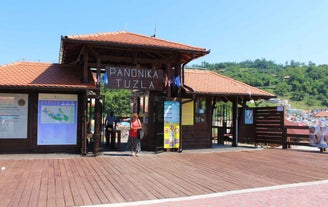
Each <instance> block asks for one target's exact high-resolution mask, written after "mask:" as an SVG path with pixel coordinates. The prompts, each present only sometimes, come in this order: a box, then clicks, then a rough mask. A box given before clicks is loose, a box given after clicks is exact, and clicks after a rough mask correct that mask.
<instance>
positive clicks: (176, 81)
mask: <svg viewBox="0 0 328 207" xmlns="http://www.w3.org/2000/svg"><path fill="white" fill-rule="evenodd" d="M174 84H175V85H176V86H177V87H178V88H180V86H181V82H180V76H179V75H178V76H177V77H175V78H174Z"/></svg>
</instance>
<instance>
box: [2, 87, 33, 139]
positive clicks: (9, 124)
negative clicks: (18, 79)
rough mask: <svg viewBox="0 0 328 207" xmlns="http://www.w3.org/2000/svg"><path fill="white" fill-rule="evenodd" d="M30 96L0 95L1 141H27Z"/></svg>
mask: <svg viewBox="0 0 328 207" xmlns="http://www.w3.org/2000/svg"><path fill="white" fill-rule="evenodd" d="M27 112H28V94H16V93H0V139H26V138H27V117H28V113H27Z"/></svg>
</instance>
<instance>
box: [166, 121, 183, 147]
mask: <svg viewBox="0 0 328 207" xmlns="http://www.w3.org/2000/svg"><path fill="white" fill-rule="evenodd" d="M179 131H180V129H179V124H170V123H165V124H164V148H165V149H167V148H179V139H180V133H179Z"/></svg>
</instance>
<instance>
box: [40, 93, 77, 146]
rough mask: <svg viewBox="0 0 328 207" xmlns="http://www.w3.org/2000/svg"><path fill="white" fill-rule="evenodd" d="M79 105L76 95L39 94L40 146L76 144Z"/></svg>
mask: <svg viewBox="0 0 328 207" xmlns="http://www.w3.org/2000/svg"><path fill="white" fill-rule="evenodd" d="M77 104H78V102H77V95H76V94H39V101H38V145H73V144H76V141H77Z"/></svg>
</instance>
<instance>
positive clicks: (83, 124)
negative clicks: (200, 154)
mask: <svg viewBox="0 0 328 207" xmlns="http://www.w3.org/2000/svg"><path fill="white" fill-rule="evenodd" d="M209 52H210V51H209V50H206V49H205V48H201V47H195V46H189V45H185V44H181V43H176V42H171V41H167V40H163V39H159V38H157V37H148V36H144V35H139V34H134V33H130V32H112V33H98V34H87V35H67V36H62V37H61V43H60V63H59V64H51V63H35V62H16V63H11V64H8V65H3V66H0V100H2V101H4V102H6V104H7V105H5V106H4V107H2V108H1V109H0V119H2V120H4V119H6V121H3V122H1V124H2V125H0V128H1V129H3V130H2V131H0V152H47V153H48V152H80V153H82V154H86V153H87V152H88V151H89V150H90V149H89V148H88V146H89V147H90V145H88V143H89V142H88V140H87V138H88V137H90V133H91V131H90V127H91V122H92V123H93V121H94V124H95V126H94V131H92V133H93V134H92V135H91V137H92V138H93V140H94V145H92V152H93V153H97V152H99V151H100V149H101V140H102V137H101V130H102V123H101V121H102V120H101V117H102V114H103V113H104V112H103V111H102V110H101V109H102V107H101V104H102V100H101V99H102V96H101V95H102V94H100V82H101V81H102V80H101V78H100V77H101V75H102V74H104V76H105V75H106V76H108V80H109V81H110V82H115V81H120V83H122V82H124V81H126V82H129V83H130V82H134V83H137V84H125V85H124V84H117V85H114V86H112V85H111V87H112V88H121V87H122V86H125V87H133V88H128V89H131V90H133V97H131V103H130V106H132V108H131V111H132V112H137V113H138V114H139V117H140V119H141V120H142V123H143V124H142V125H143V126H142V127H143V129H144V130H145V137H144V139H143V140H142V147H143V149H146V150H154V149H158V148H163V143H165V139H166V138H165V133H166V131H165V130H164V128H163V126H164V119H163V118H164V115H163V114H162V113H163V105H164V104H165V102H166V101H178V102H179V104H181V119H182V120H186V119H187V121H182V122H183V123H180V126H179V127H180V128H179V130H178V131H177V132H178V133H179V138H178V139H176V140H177V141H174V142H175V143H177V142H179V145H178V146H179V147H178V148H179V150H181V149H182V144H181V143H183V147H184V148H204V147H210V146H211V145H212V128H211V127H212V121H211V120H212V116H213V114H212V111H213V107H215V104H214V103H215V102H217V101H222V100H223V101H225V102H226V101H231V102H232V103H233V113H234V114H237V113H238V112H237V111H238V105H239V104H241V105H245V103H246V102H247V101H250V100H257V99H269V98H272V97H275V96H274V95H273V94H270V93H268V92H265V91H263V90H260V89H257V88H255V87H252V86H249V85H247V84H244V83H242V82H239V81H236V80H233V79H231V78H228V77H226V76H223V75H220V74H218V73H215V72H211V71H206V70H193V69H186V68H185V66H186V64H187V63H189V62H190V61H192V60H194V59H196V58H200V57H202V56H204V55H207V54H208V53H209ZM113 71H119V72H117V74H115V75H118V76H119V77H114V76H111V75H112V72H113ZM118 79H119V80H118ZM152 81H154V82H155V81H156V84H153V82H152ZM176 81H177V82H179V83H181V85H180V84H175V82H176ZM141 82H142V83H147V84H148V85H150V86H152V88H151V90H150V89H145V88H144V87H143V84H140V83H141ZM169 82H170V84H168V83H169ZM138 83H139V84H138ZM127 85H128V86H127ZM108 86H109V85H108V84H107V83H106V84H105V87H108ZM67 99H68V100H67ZM182 100H183V101H182ZM25 103H27V104H25ZM90 103H95V104H94V105H90ZM56 104H57V105H56ZM58 104H62V105H58ZM186 105H188V106H187V107H186ZM93 106H95V109H92V107H93ZM20 107H24V110H23V111H21V112H19V114H16V111H20ZM72 107H73V108H72ZM7 109H8V110H9V112H10V113H11V114H9V115H8V112H7V111H8V110H7ZM16 109H17V110H16ZM65 110H66V111H65ZM67 113H68V115H67ZM94 117H95V118H94ZM14 118H15V120H13V119H14ZM93 118H94V120H91V119H93ZM178 118H180V117H178ZM9 119H10V120H9ZM11 119H12V120H11ZM17 120H18V122H17ZM8 121H9V122H10V123H8ZM63 121H67V122H65V123H64V122H63ZM3 123H4V124H3ZM17 123H18V124H17ZM233 124H234V125H236V124H238V123H237V122H236V120H234V123H233ZM8 126H10V127H11V128H10V130H8ZM22 126H23V128H24V127H26V131H24V133H22V135H19V137H15V136H16V135H17V133H16V132H17V131H18V130H20V129H21V128H22ZM3 131H6V132H5V133H3ZM232 131H233V132H232V134H233V136H234V137H236V136H237V133H238V132H237V128H232ZM40 132H44V134H42V133H40ZM196 133H197V136H195V134H196ZM67 136H68V138H69V139H70V141H66V138H67ZM58 140H59V141H58ZM89 144H90V143H89ZM235 144H236V143H235Z"/></svg>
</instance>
